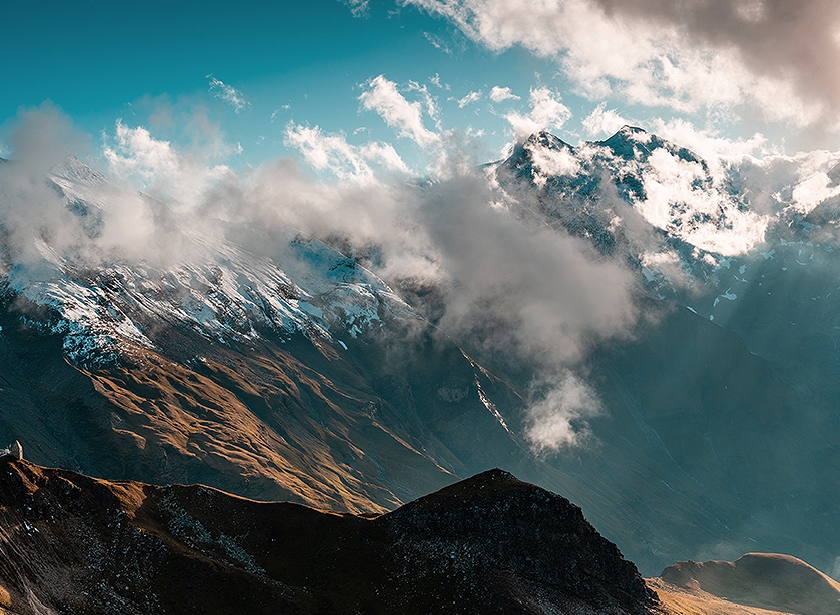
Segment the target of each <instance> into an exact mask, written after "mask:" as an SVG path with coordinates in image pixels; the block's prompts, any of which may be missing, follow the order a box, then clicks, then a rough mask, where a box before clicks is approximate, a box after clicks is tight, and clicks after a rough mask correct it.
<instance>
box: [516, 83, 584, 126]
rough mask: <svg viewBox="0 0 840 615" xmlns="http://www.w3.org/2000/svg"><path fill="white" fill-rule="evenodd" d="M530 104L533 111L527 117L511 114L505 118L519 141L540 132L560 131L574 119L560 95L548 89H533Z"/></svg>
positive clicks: (529, 99) (529, 98)
mask: <svg viewBox="0 0 840 615" xmlns="http://www.w3.org/2000/svg"><path fill="white" fill-rule="evenodd" d="M528 102H529V103H530V106H531V111H530V113H528V114H527V115H522V114H521V113H518V112H511V113H508V114H506V115H505V116H504V117H505V119H506V120H507V121H508V122H509V123H510V125H511V127H512V128H513V132H514V133H515V135H516V138H517V139H522V138H526V137H528V136H529V135H532V134H533V133H535V132H537V131H539V130H551V129H558V128H560V127H562V126H563V124H565V123H566V120H568V119H569V118H570V117H572V112H571V111H569V108H568V107H566V105H564V104H563V103H562V102H561V100H560V95H559V94H557V93H556V92H552V91H551V90H550V89H548V88H545V87H542V88H531V93H530V95H529V97H528Z"/></svg>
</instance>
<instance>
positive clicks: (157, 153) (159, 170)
mask: <svg viewBox="0 0 840 615" xmlns="http://www.w3.org/2000/svg"><path fill="white" fill-rule="evenodd" d="M219 147H220V146H219V144H218V143H216V142H215V140H213V139H211V141H210V148H209V149H207V150H204V151H202V150H197V151H196V152H194V153H192V154H190V153H184V152H180V151H178V150H176V148H175V147H173V146H172V144H171V143H170V142H169V141H164V140H159V139H155V138H154V137H153V136H152V135H151V133H150V132H149V130H148V129H147V128H144V127H143V126H138V127H135V128H131V127H129V126H126V125H125V124H124V123H123V122H122V120H121V119H118V120H117V122H116V125H115V131H114V135H113V137H111V138H108V137H107V136H106V140H105V143H104V144H103V148H102V155H103V157H104V159H105V161H106V162H107V164H108V168H109V171H110V173H111V174H113V175H114V176H116V177H117V178H119V179H122V180H125V181H127V182H129V183H130V184H132V185H133V186H134V187H136V188H138V189H141V190H144V191H146V192H149V193H151V194H153V195H155V196H157V197H159V198H164V199H171V200H174V201H177V202H179V203H181V204H182V205H194V204H195V203H197V202H198V201H200V199H201V194H202V193H203V192H204V190H206V188H207V187H208V186H209V185H211V184H212V183H213V182H215V181H218V180H219V179H220V178H222V177H223V176H225V175H227V174H229V173H232V171H231V169H230V168H229V167H228V166H227V165H223V164H212V160H213V159H214V158H217V157H218V156H219V155H221V154H223V153H225V152H230V153H232V152H233V151H235V148H222V149H221V150H220V149H219Z"/></svg>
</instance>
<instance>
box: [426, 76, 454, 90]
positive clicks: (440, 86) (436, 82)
mask: <svg viewBox="0 0 840 615" xmlns="http://www.w3.org/2000/svg"><path fill="white" fill-rule="evenodd" d="M429 83H431V84H432V85H433V86H435V87H436V88H438V89H440V90H448V89H450V87H449V84H448V83H442V82H441V80H440V74H438V73H435V76H434V77H430V78H429Z"/></svg>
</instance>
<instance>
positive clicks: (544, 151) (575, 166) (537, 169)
mask: <svg viewBox="0 0 840 615" xmlns="http://www.w3.org/2000/svg"><path fill="white" fill-rule="evenodd" d="M525 147H526V149H528V150H530V152H531V160H532V161H533V169H532V173H533V180H534V183H535V184H536V185H538V186H543V185H545V183H546V181H547V180H548V178H549V177H551V176H556V175H572V174H574V173H577V172H579V171H580V163H578V160H577V158H575V156H574V155H573V154H572V153H571V152H570V151H569V150H568V149H559V150H558V149H552V148H549V147H542V146H541V145H539V144H536V143H528V144H526V146H525Z"/></svg>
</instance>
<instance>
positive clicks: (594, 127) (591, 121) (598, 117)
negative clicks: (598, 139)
mask: <svg viewBox="0 0 840 615" xmlns="http://www.w3.org/2000/svg"><path fill="white" fill-rule="evenodd" d="M631 123H632V122H630V121H629V120H627V119H625V118H623V117H622V116H621V115H619V114H618V111H616V110H615V109H607V103H605V102H602V103H600V104H599V105H598V106H597V107H595V109H593V110H592V113H590V114H589V115H587V116H586V117H585V118H583V120H582V121H581V124H582V125H583V129H584V130H585V131H586V134H588V135H589V136H591V137H594V136H602V135H607V136H610V135H613V134H615V133H616V132H618V130H619V129H620V128H621V127H622V126H625V125H627V124H631Z"/></svg>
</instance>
